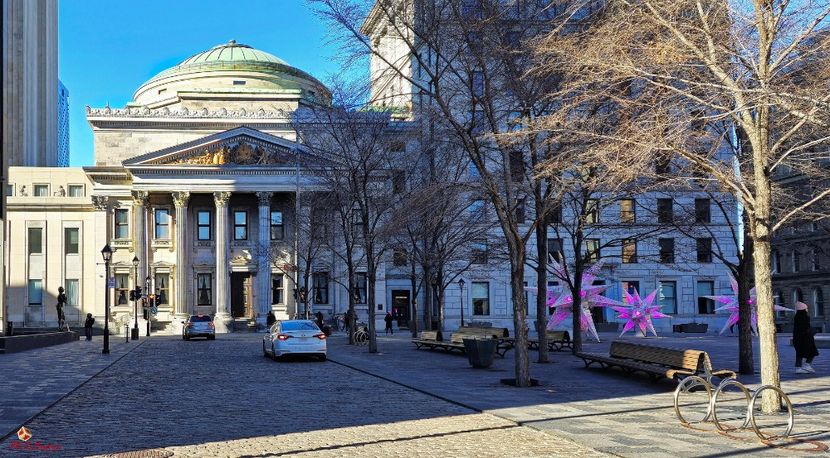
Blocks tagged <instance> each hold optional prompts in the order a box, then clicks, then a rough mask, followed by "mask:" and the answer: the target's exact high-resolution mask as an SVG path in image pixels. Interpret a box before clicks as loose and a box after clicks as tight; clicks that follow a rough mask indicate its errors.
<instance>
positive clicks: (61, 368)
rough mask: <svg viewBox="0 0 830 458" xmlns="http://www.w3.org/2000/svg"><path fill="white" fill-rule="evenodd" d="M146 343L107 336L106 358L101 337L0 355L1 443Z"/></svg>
mask: <svg viewBox="0 0 830 458" xmlns="http://www.w3.org/2000/svg"><path fill="white" fill-rule="evenodd" d="M145 341H146V339H142V340H140V341H138V342H130V343H125V342H124V340H123V337H122V338H118V337H117V336H110V354H108V355H104V354H101V349H102V348H103V337H102V336H95V337H94V338H93V340H92V341H91V342H87V341H86V340H83V339H82V340H80V341H77V342H71V343H67V344H63V345H55V346H51V347H45V348H38V349H35V350H29V351H24V352H20V353H11V354H7V355H3V354H0V374H3V382H2V387H3V388H2V390H0V442H2V441H3V439H5V438H6V437H7V436H9V435H11V434H14V433H15V432H16V431H17V430H18V428H20V426H21V425H23V424H24V423H26V422H27V421H28V420H29V419H31V418H32V417H34V416H36V415H38V414H39V413H40V412H42V411H43V410H45V409H46V408H47V407H49V406H51V405H52V404H54V403H55V402H57V401H58V400H60V399H61V398H63V397H64V396H66V395H67V394H69V393H71V392H72V391H73V390H75V389H76V388H78V387H79V386H81V385H83V384H84V383H86V382H87V381H88V380H89V379H90V378H92V377H94V376H95V375H96V374H98V373H99V372H101V371H102V370H104V369H106V368H107V367H109V366H110V365H112V364H113V363H115V362H116V361H118V360H119V359H121V358H122V357H123V356H124V355H126V354H127V353H129V352H130V351H132V350H134V349H135V348H136V347H137V346H139V345H141V344H142V343H143V342H145Z"/></svg>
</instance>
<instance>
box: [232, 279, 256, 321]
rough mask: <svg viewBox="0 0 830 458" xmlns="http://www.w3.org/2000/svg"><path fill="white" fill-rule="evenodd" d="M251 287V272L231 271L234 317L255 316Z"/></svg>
mask: <svg viewBox="0 0 830 458" xmlns="http://www.w3.org/2000/svg"><path fill="white" fill-rule="evenodd" d="M251 289H252V288H251V274H250V273H249V272H233V273H231V315H233V317H234V318H250V317H252V316H253V307H252V305H253V304H252V302H253V301H252V298H251Z"/></svg>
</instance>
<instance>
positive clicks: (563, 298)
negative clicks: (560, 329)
mask: <svg viewBox="0 0 830 458" xmlns="http://www.w3.org/2000/svg"><path fill="white" fill-rule="evenodd" d="M550 266H551V269H552V270H553V271H554V273H555V274H556V276H557V278H560V279H564V278H567V277H565V269H564V268H563V267H562V265H561V264H559V263H557V262H555V261H553V260H551V261H550ZM601 268H602V262H597V263H596V264H594V265H593V266H591V268H589V269H587V270H586V271H585V272H583V273H582V290H581V291H580V292H579V297H581V298H582V307H581V308H582V310H581V311H580V314H579V324H580V327H581V328H582V329H583V330H584V331H585V332H588V333H590V334H591V335H592V336H594V339H596V340H597V342H599V335H598V334H597V329H596V326H594V317H593V315H591V307H608V306H611V305H620V303H619V302H617V301H615V300H613V299H609V298H607V297H605V296H602V295H601V294H600V293H602V292H604V291H605V290H606V289H607V288H608V286H607V285H594V284H593V283H594V280H595V279H596V278H597V274H598V273H599V271H600V269H601ZM525 289H526V290H528V291H532V292H536V291H537V289H536V288H525ZM547 305H548V307H552V308H554V309H556V310H555V311H554V312H553V314H551V316H550V319H549V320H548V324H547V326H546V329H547V330H548V331H550V330H552V329H554V328H555V327H556V326H557V325H558V324H559V323H561V322H563V321H565V319H567V318H568V317H570V316H572V314H573V311H572V310H573V297H572V296H571V293H570V291H568V290H567V289H566V288H560V291H559V292H558V293H556V292H553V291H548V300H547Z"/></svg>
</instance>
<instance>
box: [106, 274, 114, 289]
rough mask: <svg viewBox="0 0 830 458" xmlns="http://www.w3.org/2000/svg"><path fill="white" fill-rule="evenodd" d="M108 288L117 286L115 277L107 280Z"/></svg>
mask: <svg viewBox="0 0 830 458" xmlns="http://www.w3.org/2000/svg"><path fill="white" fill-rule="evenodd" d="M107 288H115V277H110V278H109V280H107Z"/></svg>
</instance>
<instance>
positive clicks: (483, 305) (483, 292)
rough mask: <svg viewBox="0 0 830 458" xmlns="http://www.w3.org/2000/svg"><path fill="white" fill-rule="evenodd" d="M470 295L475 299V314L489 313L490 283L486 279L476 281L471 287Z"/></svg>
mask: <svg viewBox="0 0 830 458" xmlns="http://www.w3.org/2000/svg"><path fill="white" fill-rule="evenodd" d="M470 295H471V296H472V299H473V315H489V314H490V283H488V282H486V281H474V282H473V285H472V286H471V287H470ZM462 301H463V299H462Z"/></svg>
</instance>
